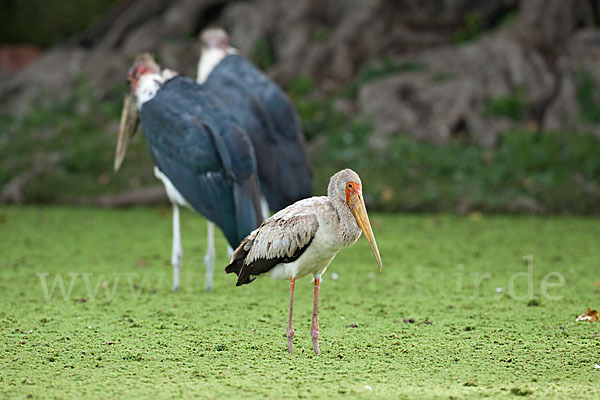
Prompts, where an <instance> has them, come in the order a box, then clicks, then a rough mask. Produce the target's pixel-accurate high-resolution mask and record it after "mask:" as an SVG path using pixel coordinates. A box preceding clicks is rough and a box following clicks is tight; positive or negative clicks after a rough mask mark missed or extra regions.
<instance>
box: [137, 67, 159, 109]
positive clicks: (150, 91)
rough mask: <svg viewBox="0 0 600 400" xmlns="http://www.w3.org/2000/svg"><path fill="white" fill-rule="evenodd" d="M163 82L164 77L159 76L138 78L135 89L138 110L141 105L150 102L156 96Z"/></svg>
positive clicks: (145, 75) (152, 75)
mask: <svg viewBox="0 0 600 400" xmlns="http://www.w3.org/2000/svg"><path fill="white" fill-rule="evenodd" d="M164 81H165V77H164V76H162V75H160V74H144V75H142V76H141V77H140V80H139V81H138V83H137V86H136V89H135V96H136V98H137V105H138V109H141V108H142V104H144V103H145V102H147V101H150V100H152V99H153V98H154V96H156V93H157V92H158V89H160V86H161V85H162V84H163V82H164Z"/></svg>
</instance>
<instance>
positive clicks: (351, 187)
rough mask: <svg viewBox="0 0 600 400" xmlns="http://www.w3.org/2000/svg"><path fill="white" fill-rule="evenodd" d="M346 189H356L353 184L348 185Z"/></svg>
mask: <svg viewBox="0 0 600 400" xmlns="http://www.w3.org/2000/svg"><path fill="white" fill-rule="evenodd" d="M346 187H347V188H348V189H350V190H352V189H354V185H353V184H351V183H349V184H347V185H346Z"/></svg>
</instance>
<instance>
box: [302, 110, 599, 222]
mask: <svg viewBox="0 0 600 400" xmlns="http://www.w3.org/2000/svg"><path fill="white" fill-rule="evenodd" d="M344 128H345V129H340V130H339V131H335V132H331V133H330V135H329V136H328V143H327V149H326V151H324V152H323V153H320V154H318V155H317V156H318V157H315V156H313V163H314V165H315V171H317V175H316V182H315V187H316V188H317V192H318V193H322V190H321V189H319V188H323V187H326V184H327V181H328V179H329V177H330V176H331V174H333V173H334V172H335V171H337V170H339V169H341V168H346V167H348V166H351V167H352V168H355V169H356V171H358V172H359V173H360V174H361V177H362V179H363V181H364V182H365V185H368V187H369V193H368V194H367V197H366V199H367V201H368V203H369V207H371V208H373V209H379V210H386V211H432V210H433V211H455V210H456V209H457V206H458V205H459V204H461V203H462V204H468V207H467V209H470V210H479V211H485V212H491V213H498V212H527V211H528V210H526V209H521V208H519V206H518V203H519V202H517V199H521V200H519V201H521V202H522V201H524V200H522V199H528V202H529V203H532V202H533V203H535V204H537V205H538V206H539V208H540V209H541V210H542V211H543V212H547V213H583V214H585V213H587V214H598V213H600V207H599V204H600V188H599V187H598V182H600V161H599V160H600V141H598V140H597V139H596V138H594V137H592V136H591V135H567V134H559V133H541V134H536V133H531V132H527V131H514V132H509V133H507V134H505V135H504V136H503V138H502V140H501V142H500V144H499V145H498V147H497V148H493V149H488V148H482V147H479V146H476V145H469V144H464V143H458V142H453V143H450V144H449V145H447V146H443V147H441V146H435V145H432V144H429V143H423V142H416V141H414V140H411V139H409V138H407V137H405V136H398V137H397V138H396V140H395V142H394V143H392V144H391V145H390V146H389V147H388V148H387V149H386V151H385V152H377V151H374V150H370V149H368V147H367V146H366V145H365V142H366V140H367V138H368V132H369V131H370V128H369V126H368V125H365V124H357V123H356V122H353V123H347V124H346V125H345V126H344ZM320 190H321V191H320ZM533 203H532V204H533ZM529 211H532V210H529Z"/></svg>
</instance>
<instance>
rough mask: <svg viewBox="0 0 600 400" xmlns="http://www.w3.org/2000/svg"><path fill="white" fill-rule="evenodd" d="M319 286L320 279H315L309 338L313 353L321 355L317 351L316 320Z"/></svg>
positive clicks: (317, 332) (317, 329) (317, 322)
mask: <svg viewBox="0 0 600 400" xmlns="http://www.w3.org/2000/svg"><path fill="white" fill-rule="evenodd" d="M320 285H321V278H316V279H315V300H314V303H313V314H312V324H311V325H310V336H311V337H312V341H313V347H314V348H315V353H317V354H321V352H320V351H319V320H318V318H317V316H318V314H319V286H320Z"/></svg>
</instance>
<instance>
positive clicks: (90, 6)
mask: <svg viewBox="0 0 600 400" xmlns="http://www.w3.org/2000/svg"><path fill="white" fill-rule="evenodd" d="M117 1H119V0H86V1H77V0H60V1H59V0H55V1H46V0H26V1H21V0H3V1H2V2H0V20H1V21H2V23H0V43H27V44H34V45H38V46H42V47H49V46H51V45H52V44H54V43H55V42H56V41H59V40H64V39H66V38H68V37H70V36H72V35H73V34H75V33H78V32H81V31H82V30H84V29H86V28H88V27H90V26H91V25H93V24H94V23H96V22H98V21H99V20H100V18H102V17H103V16H104V14H105V13H106V11H108V10H109V8H110V7H111V6H112V5H114V4H115V3H116V2H117Z"/></svg>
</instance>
